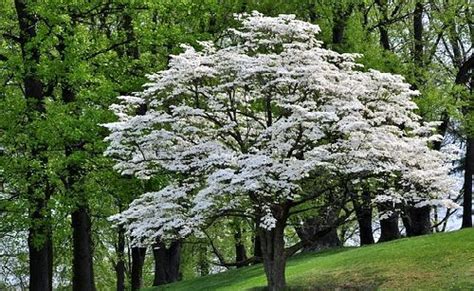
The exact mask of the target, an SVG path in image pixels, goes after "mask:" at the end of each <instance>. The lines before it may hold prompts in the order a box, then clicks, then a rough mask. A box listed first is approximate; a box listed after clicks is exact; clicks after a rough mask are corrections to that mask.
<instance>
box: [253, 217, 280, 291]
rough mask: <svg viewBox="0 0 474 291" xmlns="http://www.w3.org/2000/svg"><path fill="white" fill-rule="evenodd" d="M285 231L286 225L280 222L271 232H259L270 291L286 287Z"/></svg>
mask: <svg viewBox="0 0 474 291" xmlns="http://www.w3.org/2000/svg"><path fill="white" fill-rule="evenodd" d="M284 229H285V224H284V223H282V222H280V221H279V222H277V223H276V226H275V227H274V228H273V229H271V230H265V229H261V228H259V230H258V232H259V236H260V242H261V248H262V255H263V266H264V270H265V275H266V277H267V290H268V291H281V290H284V289H285V287H286V280H285V266H286V256H285V239H284Z"/></svg>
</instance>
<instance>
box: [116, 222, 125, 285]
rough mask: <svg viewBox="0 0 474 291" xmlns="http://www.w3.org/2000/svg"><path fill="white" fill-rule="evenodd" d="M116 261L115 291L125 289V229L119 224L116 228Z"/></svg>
mask: <svg viewBox="0 0 474 291" xmlns="http://www.w3.org/2000/svg"><path fill="white" fill-rule="evenodd" d="M116 252H117V263H116V264H115V274H116V275H117V285H116V288H117V291H125V229H124V228H123V226H119V227H118V229H117V246H116Z"/></svg>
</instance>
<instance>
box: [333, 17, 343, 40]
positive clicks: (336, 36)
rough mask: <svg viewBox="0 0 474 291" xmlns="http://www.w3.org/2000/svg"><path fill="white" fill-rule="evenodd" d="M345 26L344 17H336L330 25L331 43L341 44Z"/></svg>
mask: <svg viewBox="0 0 474 291" xmlns="http://www.w3.org/2000/svg"><path fill="white" fill-rule="evenodd" d="M345 28H346V21H345V19H341V18H337V19H335V23H334V25H333V27H332V43H333V44H341V43H342V42H343V40H344V30H345Z"/></svg>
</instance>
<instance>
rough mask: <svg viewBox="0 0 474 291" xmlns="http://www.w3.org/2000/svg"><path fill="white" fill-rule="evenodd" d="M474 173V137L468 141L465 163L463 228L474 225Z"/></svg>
mask: <svg viewBox="0 0 474 291" xmlns="http://www.w3.org/2000/svg"><path fill="white" fill-rule="evenodd" d="M473 174H474V137H468V139H467V142H466V159H465V165H464V187H463V215H462V226H461V227H462V228H467V227H472V175H473Z"/></svg>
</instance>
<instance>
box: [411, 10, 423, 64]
mask: <svg viewBox="0 0 474 291" xmlns="http://www.w3.org/2000/svg"><path fill="white" fill-rule="evenodd" d="M413 39H414V40H415V41H414V47H413V60H414V61H415V64H416V65H417V66H419V67H422V66H423V3H422V2H421V1H417V2H416V4H415V10H414V11H413Z"/></svg>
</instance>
